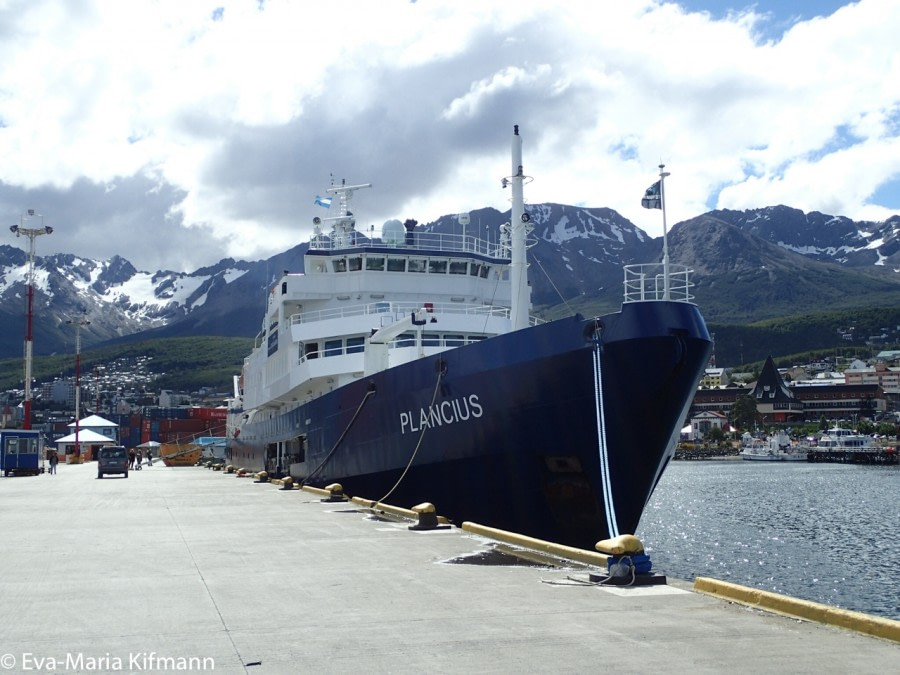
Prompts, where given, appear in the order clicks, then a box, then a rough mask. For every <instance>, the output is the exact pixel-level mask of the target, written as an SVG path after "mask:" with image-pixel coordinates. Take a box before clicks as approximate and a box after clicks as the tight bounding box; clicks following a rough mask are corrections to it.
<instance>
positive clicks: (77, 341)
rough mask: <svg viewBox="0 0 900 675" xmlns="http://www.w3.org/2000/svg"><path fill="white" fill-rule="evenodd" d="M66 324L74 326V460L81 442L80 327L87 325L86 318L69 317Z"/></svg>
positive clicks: (79, 452) (77, 456)
mask: <svg viewBox="0 0 900 675" xmlns="http://www.w3.org/2000/svg"><path fill="white" fill-rule="evenodd" d="M66 323H67V324H69V325H72V326H75V461H76V462H77V461H79V458H80V457H81V442H80V441H79V438H78V420H79V419H80V417H81V327H82V326H89V325H90V323H91V322H90V321H88V320H87V319H84V318H82V319H80V320H77V321H76V320H75V319H69V320H68V321H66Z"/></svg>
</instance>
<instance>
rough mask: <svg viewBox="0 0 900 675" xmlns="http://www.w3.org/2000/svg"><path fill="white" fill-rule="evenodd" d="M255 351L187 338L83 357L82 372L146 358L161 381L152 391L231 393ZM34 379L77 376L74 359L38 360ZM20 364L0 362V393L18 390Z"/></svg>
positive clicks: (246, 344)
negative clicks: (75, 374) (247, 360)
mask: <svg viewBox="0 0 900 675" xmlns="http://www.w3.org/2000/svg"><path fill="white" fill-rule="evenodd" d="M252 347H253V339H252V338H226V337H185V338H163V339H158V340H147V341H144V342H135V343H131V344H125V345H116V346H113V347H102V348H98V349H89V350H85V351H83V352H82V353H81V372H82V373H87V372H89V371H91V370H92V369H93V368H94V366H106V365H108V364H110V363H112V362H114V361H116V360H117V359H128V358H136V357H149V362H148V364H147V367H148V369H149V370H150V371H151V372H153V373H157V374H159V375H160V377H159V378H158V379H156V380H155V381H154V383H153V388H154V389H157V390H158V389H174V390H179V391H182V390H183V391H195V390H197V389H199V388H200V387H209V388H213V389H215V390H219V391H231V382H232V377H233V376H234V375H237V374H238V373H239V372H240V368H241V365H242V364H243V362H244V357H245V356H247V354H249V353H250V350H251V349H252ZM32 373H33V375H34V378H35V379H36V380H37V381H38V382H43V381H47V380H52V379H53V378H54V377H71V376H72V375H74V373H75V355H74V354H57V355H54V356H36V357H34V360H33V364H32ZM23 375H24V369H23V362H22V359H21V358H15V359H2V360H0V389H2V390H6V389H15V388H21V387H22V379H23Z"/></svg>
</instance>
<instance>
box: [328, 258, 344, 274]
mask: <svg viewBox="0 0 900 675" xmlns="http://www.w3.org/2000/svg"><path fill="white" fill-rule="evenodd" d="M331 269H333V270H334V271H335V272H346V271H347V259H346V258H339V259H337V260H332V261H331Z"/></svg>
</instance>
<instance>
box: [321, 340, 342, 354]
mask: <svg viewBox="0 0 900 675" xmlns="http://www.w3.org/2000/svg"><path fill="white" fill-rule="evenodd" d="M343 352H344V343H343V341H342V340H325V354H324V356H338V355H340V354H342V353H343Z"/></svg>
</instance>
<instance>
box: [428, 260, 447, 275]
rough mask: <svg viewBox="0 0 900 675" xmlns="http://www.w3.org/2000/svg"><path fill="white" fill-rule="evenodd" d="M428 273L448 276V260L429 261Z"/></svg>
mask: <svg viewBox="0 0 900 675" xmlns="http://www.w3.org/2000/svg"><path fill="white" fill-rule="evenodd" d="M428 272H429V273H431V274H446V273H447V261H446V260H429V261H428Z"/></svg>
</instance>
